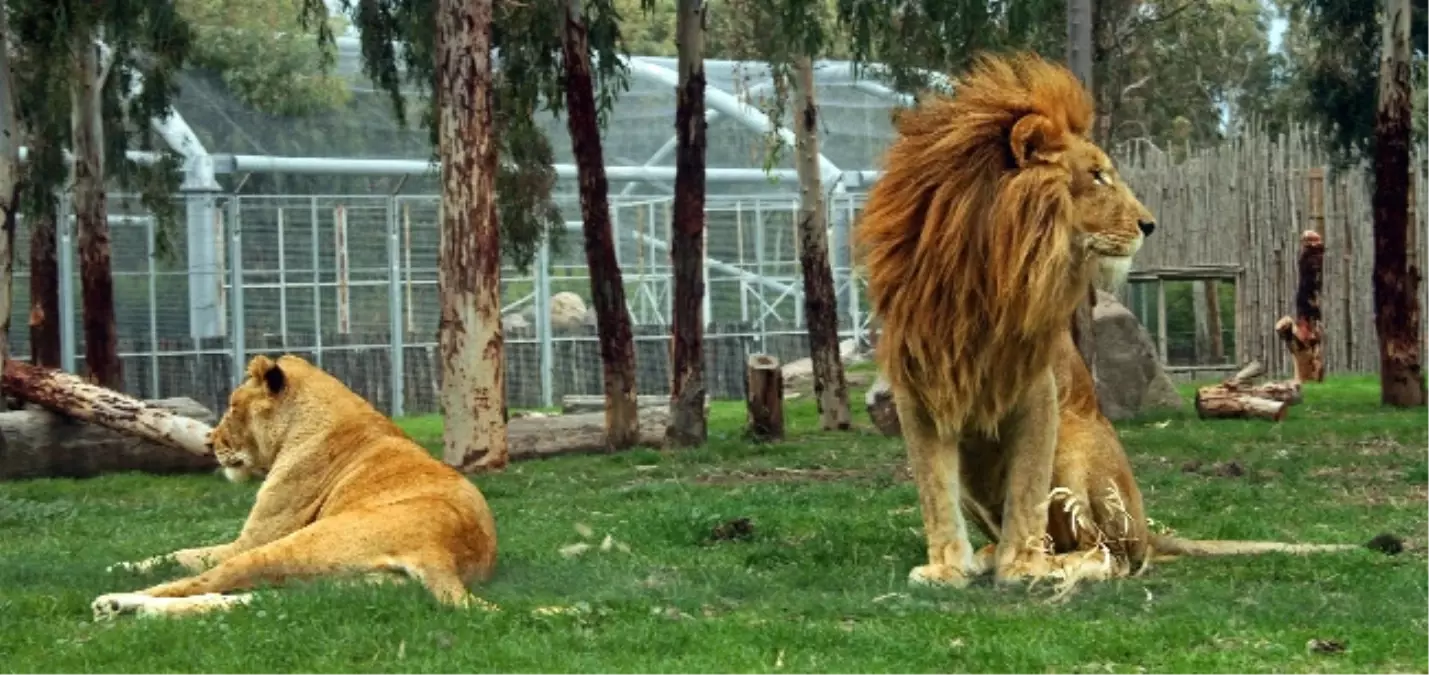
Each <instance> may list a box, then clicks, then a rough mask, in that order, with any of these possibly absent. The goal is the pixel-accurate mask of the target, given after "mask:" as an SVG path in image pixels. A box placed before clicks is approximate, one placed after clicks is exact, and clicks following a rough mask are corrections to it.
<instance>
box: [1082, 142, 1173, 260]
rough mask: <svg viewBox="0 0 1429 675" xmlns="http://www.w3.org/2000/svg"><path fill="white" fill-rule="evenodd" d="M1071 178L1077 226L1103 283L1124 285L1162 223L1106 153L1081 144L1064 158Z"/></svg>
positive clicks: (1089, 145)
mask: <svg viewBox="0 0 1429 675" xmlns="http://www.w3.org/2000/svg"><path fill="white" fill-rule="evenodd" d="M1063 161H1064V163H1065V167H1066V169H1067V171H1068V173H1069V174H1070V191H1071V195H1072V204H1073V212H1074V219H1073V223H1072V224H1073V226H1074V227H1075V228H1077V231H1078V233H1079V234H1080V235H1082V237H1084V239H1083V241H1084V243H1085V246H1086V250H1087V251H1088V252H1090V253H1091V254H1093V255H1095V256H1097V259H1098V262H1099V263H1100V268H1101V273H1102V280H1103V282H1104V283H1106V284H1112V285H1114V284H1119V283H1121V281H1123V280H1124V279H1125V277H1126V272H1127V271H1128V270H1129V269H1130V267H1131V259H1132V256H1134V255H1136V252H1137V251H1139V250H1140V249H1141V244H1142V242H1143V241H1144V240H1145V238H1146V237H1147V236H1149V235H1150V234H1151V233H1152V231H1154V230H1155V229H1156V218H1155V216H1153V215H1152V213H1151V211H1150V210H1149V209H1147V208H1146V206H1144V205H1143V204H1142V203H1141V201H1140V200H1139V199H1137V198H1136V194H1135V193H1133V192H1132V190H1131V186H1129V185H1127V184H1126V182H1125V181H1123V180H1122V179H1121V176H1120V175H1119V174H1118V173H1117V171H1116V168H1115V167H1114V166H1112V163H1111V159H1110V158H1109V157H1107V156H1106V153H1104V152H1102V150H1101V148H1098V147H1097V146H1096V145H1094V144H1092V143H1091V142H1089V141H1086V140H1083V139H1081V138H1077V139H1075V140H1073V141H1071V142H1070V144H1069V146H1068V148H1067V152H1066V153H1065V154H1064V155H1063Z"/></svg>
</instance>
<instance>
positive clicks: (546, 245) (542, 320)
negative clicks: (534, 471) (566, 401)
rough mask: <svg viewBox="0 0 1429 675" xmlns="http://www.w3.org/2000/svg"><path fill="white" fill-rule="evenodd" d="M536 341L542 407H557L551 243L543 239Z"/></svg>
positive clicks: (539, 251)
mask: <svg viewBox="0 0 1429 675" xmlns="http://www.w3.org/2000/svg"><path fill="white" fill-rule="evenodd" d="M536 339H537V340H540V343H541V405H542V406H545V407H547V408H549V407H551V406H553V405H555V398H556V394H555V382H554V381H553V380H554V379H555V378H554V372H555V358H554V355H553V354H552V351H553V350H552V345H551V243H550V238H549V237H542V238H541V246H540V248H538V249H536Z"/></svg>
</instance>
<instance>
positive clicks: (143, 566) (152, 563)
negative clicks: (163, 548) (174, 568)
mask: <svg viewBox="0 0 1429 675" xmlns="http://www.w3.org/2000/svg"><path fill="white" fill-rule="evenodd" d="M168 559H169V556H166V555H156V556H154V557H152V558H145V559H143V560H133V561H126V562H117V563H114V564H113V565H110V566H108V567H106V568H104V571H105V572H107V573H109V574H113V573H115V572H139V573H140V574H143V573H145V572H148V571H149V570H152V569H154V568H155V567H158V566H159V565H162V564H164V562H165V561H167V560H168Z"/></svg>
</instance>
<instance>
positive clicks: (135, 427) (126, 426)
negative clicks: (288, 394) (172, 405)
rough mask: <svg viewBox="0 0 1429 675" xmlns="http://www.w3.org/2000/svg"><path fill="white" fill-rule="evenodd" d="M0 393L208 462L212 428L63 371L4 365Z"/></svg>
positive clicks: (25, 365)
mask: <svg viewBox="0 0 1429 675" xmlns="http://www.w3.org/2000/svg"><path fill="white" fill-rule="evenodd" d="M0 388H3V389H4V390H5V393H6V394H8V395H10V396H14V397H16V398H19V399H21V400H24V401H28V402H30V403H34V404H36V405H39V406H41V407H44V408H47V409H49V410H52V411H54V412H57V413H60V414H61V415H65V416H67V417H72V418H74V419H77V420H80V421H84V422H89V423H90V424H97V425H99V426H102V427H105V428H107V429H111V430H114V431H117V432H120V433H122V434H127V435H129V436H133V437H136V438H141V439H144V440H148V441H151V442H154V443H159V444H161V445H167V446H170V447H173V448H177V449H179V450H184V451H187V452H190V453H193V454H195V455H199V456H204V457H206V456H209V455H210V454H211V453H210V451H209V449H208V433H209V431H210V430H212V427H210V426H209V425H207V424H205V423H203V422H200V421H198V420H195V419H193V418H190V417H184V416H183V415H180V414H176V413H174V412H173V411H171V410H166V409H164V408H160V407H157V406H151V405H147V404H146V403H144V402H143V401H140V400H139V399H136V398H130V397H129V396H125V395H124V394H121V393H119V392H117V391H114V390H112V389H106V388H104V387H101V386H99V385H95V384H91V383H89V382H87V381H85V380H84V379H81V378H79V377H77V376H75V375H71V374H69V373H66V372H64V371H60V370H52V369H49V368H41V367H38V366H32V365H30V364H28V363H22V362H20V361H9V360H7V361H5V366H4V373H3V378H0Z"/></svg>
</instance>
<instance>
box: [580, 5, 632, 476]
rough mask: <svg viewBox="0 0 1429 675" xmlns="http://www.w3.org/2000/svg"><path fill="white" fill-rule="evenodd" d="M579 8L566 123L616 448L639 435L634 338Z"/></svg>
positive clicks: (608, 428) (610, 435) (609, 436)
mask: <svg viewBox="0 0 1429 675" xmlns="http://www.w3.org/2000/svg"><path fill="white" fill-rule="evenodd" d="M581 8H582V3H581V0H569V4H568V6H567V12H566V22H565V40H563V42H562V56H563V59H564V64H565V69H566V125H567V127H568V128H569V130H570V134H571V150H572V152H573V154H574V155H575V159H576V172H577V175H578V176H579V179H580V194H581V221H582V224H583V230H584V232H585V254H586V264H587V265H589V267H590V295H591V305H592V306H593V307H594V308H595V325H596V334H597V335H599V336H600V359H601V365H602V367H603V368H604V374H605V382H604V384H605V432H606V442H607V443H608V444H609V446H610V447H611V448H612V449H620V448H626V447H629V446H631V445H634V444H635V443H636V442H637V441H639V440H640V416H639V409H638V407H637V405H636V399H637V396H636V388H635V343H634V337H633V336H632V334H631V330H630V310H629V309H627V308H626V304H625V282H624V281H623V279H622V277H621V273H620V263H619V262H618V261H617V260H616V257H615V240H614V237H613V236H612V233H611V227H610V202H609V198H610V186H609V183H608V182H607V181H606V179H605V156H604V151H603V149H602V148H601V145H600V125H599V123H598V120H597V118H596V107H595V85H594V83H593V82H592V79H591V73H590V44H589V41H588V39H587V35H586V25H585V18H584V16H583V14H582V9H581Z"/></svg>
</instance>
